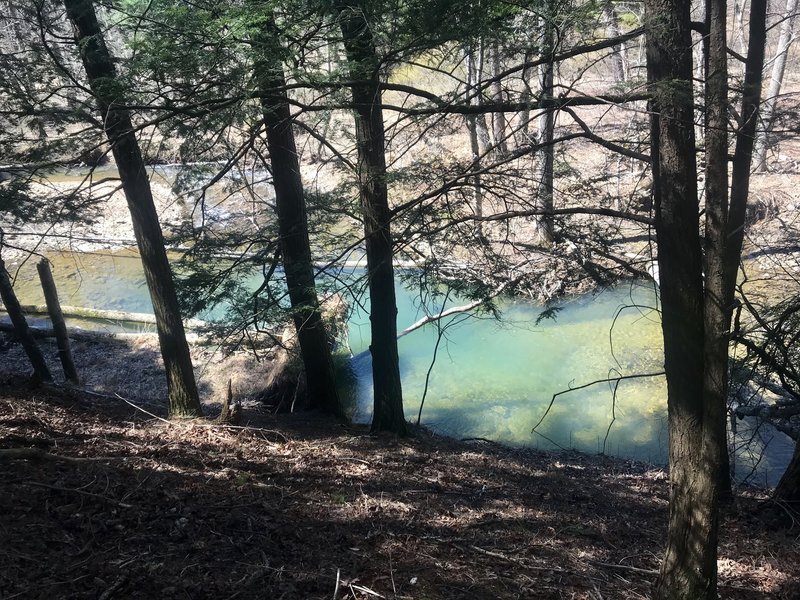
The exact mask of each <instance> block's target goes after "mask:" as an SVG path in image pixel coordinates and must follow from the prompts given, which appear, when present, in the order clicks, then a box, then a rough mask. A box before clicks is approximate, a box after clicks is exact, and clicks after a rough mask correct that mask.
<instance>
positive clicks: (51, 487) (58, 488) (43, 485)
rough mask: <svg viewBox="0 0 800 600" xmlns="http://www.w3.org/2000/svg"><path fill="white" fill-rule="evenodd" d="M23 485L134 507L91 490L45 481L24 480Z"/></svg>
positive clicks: (124, 506) (122, 506) (123, 506)
mask: <svg viewBox="0 0 800 600" xmlns="http://www.w3.org/2000/svg"><path fill="white" fill-rule="evenodd" d="M23 485H32V486H35V487H41V488H45V489H48V490H55V491H57V492H72V493H75V494H81V495H82V496H89V497H90V498H97V499H98V500H102V501H103V502H108V503H109V504H115V505H117V506H119V507H121V508H134V506H133V504H126V503H124V502H120V501H119V500H114V499H113V498H109V497H107V496H101V495H100V494H94V493H92V492H87V491H84V490H78V489H75V488H65V487H61V486H58V485H49V484H47V483H39V482H38V481H24V482H23Z"/></svg>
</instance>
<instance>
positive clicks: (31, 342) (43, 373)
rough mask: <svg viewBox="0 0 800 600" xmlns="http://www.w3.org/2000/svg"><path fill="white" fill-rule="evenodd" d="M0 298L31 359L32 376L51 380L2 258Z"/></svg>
mask: <svg viewBox="0 0 800 600" xmlns="http://www.w3.org/2000/svg"><path fill="white" fill-rule="evenodd" d="M0 298H1V299H2V300H3V304H4V305H5V307H6V311H8V316H9V317H10V318H11V323H12V324H13V325H14V333H15V334H16V336H17V337H18V338H19V341H20V343H22V347H23V349H24V350H25V354H27V355H28V360H30V361H31V366H32V367H33V376H34V378H35V379H36V380H37V381H41V382H51V381H53V377H52V375H50V369H48V368H47V363H46V362H45V360H44V356H42V351H41V350H40V349H39V345H38V344H37V343H36V340H35V339H33V334H32V333H31V330H30V329H29V328H28V321H26V320H25V314H24V313H23V312H22V309H21V308H20V305H19V300H17V295H16V294H15V293H14V288H13V286H12V285H11V279H10V278H9V276H8V271H6V265H5V263H4V262H3V259H0Z"/></svg>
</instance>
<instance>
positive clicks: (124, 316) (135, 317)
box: [0, 304, 208, 329]
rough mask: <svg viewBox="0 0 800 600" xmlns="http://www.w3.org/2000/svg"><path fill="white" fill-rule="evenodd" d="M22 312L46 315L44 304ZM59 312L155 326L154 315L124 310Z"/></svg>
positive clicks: (190, 322)
mask: <svg viewBox="0 0 800 600" xmlns="http://www.w3.org/2000/svg"><path fill="white" fill-rule="evenodd" d="M21 308H22V312H24V313H25V314H29V315H46V314H47V306H46V305H44V304H23V305H22V306H21ZM0 311H1V312H6V310H5V307H2V306H0ZM61 312H62V313H63V314H64V316H65V317H73V318H80V319H98V320H103V321H124V322H128V323H144V324H146V325H155V324H156V318H155V315H151V314H148V313H137V312H128V311H124V310H100V309H97V308H85V307H83V306H65V305H62V306H61ZM183 325H184V327H186V328H187V329H202V328H203V327H207V326H208V322H207V321H202V320H200V319H185V320H184V321H183Z"/></svg>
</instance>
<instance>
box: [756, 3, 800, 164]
mask: <svg viewBox="0 0 800 600" xmlns="http://www.w3.org/2000/svg"><path fill="white" fill-rule="evenodd" d="M796 10H797V0H786V11H785V12H784V13H783V21H782V22H781V29H780V36H779V37H778V49H777V50H776V52H775V58H774V59H773V63H772V74H771V76H770V80H769V88H768V89H767V93H766V96H765V97H764V104H763V106H762V107H761V123H762V124H763V128H762V129H761V131H759V132H758V138H757V139H756V149H755V157H754V158H755V160H754V163H755V170H756V171H757V172H761V173H763V172H764V171H766V170H767V149H768V148H769V145H770V144H769V137H770V133H771V132H772V120H773V119H774V118H775V104H776V103H777V102H778V96H780V93H781V86H782V85H783V74H784V72H785V71H786V61H787V60H788V58H789V48H790V47H791V45H792V42H793V41H794V18H795V11H796Z"/></svg>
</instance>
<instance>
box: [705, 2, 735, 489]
mask: <svg viewBox="0 0 800 600" xmlns="http://www.w3.org/2000/svg"><path fill="white" fill-rule="evenodd" d="M705 22H706V27H707V28H708V33H707V35H706V36H705V38H704V41H703V47H704V51H705V52H704V54H705V69H704V70H705V73H706V80H705V107H706V110H705V128H704V129H705V149H706V181H705V186H706V187H705V192H706V193H705V217H706V219H705V221H706V227H705V240H704V241H705V295H704V300H703V312H704V315H705V349H704V372H703V375H704V384H703V386H704V396H705V410H706V414H705V423H704V427H705V441H706V443H707V444H708V446H707V447H706V448H705V450H706V451H707V452H709V456H708V461H709V464H714V468H715V469H716V471H717V479H718V485H717V489H718V492H719V494H720V496H721V497H724V498H728V497H730V493H731V478H730V460H729V458H728V438H727V419H726V415H727V399H728V342H729V339H728V338H729V328H730V315H731V311H732V309H733V307H732V306H730V305H729V304H727V303H726V298H727V294H726V290H727V281H726V279H725V258H726V251H727V245H728V118H727V117H728V54H727V49H728V45H727V30H726V26H727V2H726V0H706V18H705ZM734 283H735V282H734Z"/></svg>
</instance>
